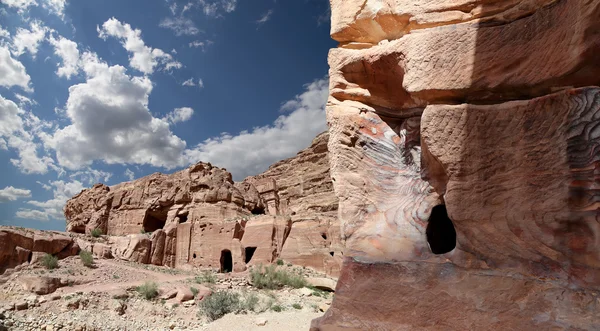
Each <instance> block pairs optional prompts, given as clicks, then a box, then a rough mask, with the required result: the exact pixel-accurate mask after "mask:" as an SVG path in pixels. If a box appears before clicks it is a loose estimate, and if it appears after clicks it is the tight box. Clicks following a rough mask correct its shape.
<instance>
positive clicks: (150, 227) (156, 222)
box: [143, 210, 167, 233]
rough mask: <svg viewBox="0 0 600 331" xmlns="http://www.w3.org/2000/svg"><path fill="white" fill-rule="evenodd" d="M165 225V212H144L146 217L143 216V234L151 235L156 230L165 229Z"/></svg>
mask: <svg viewBox="0 0 600 331" xmlns="http://www.w3.org/2000/svg"><path fill="white" fill-rule="evenodd" d="M166 223H167V211H164V212H163V211H161V210H158V211H151V210H148V211H146V216H144V223H143V227H144V232H148V233H152V232H154V231H156V230H158V229H162V228H164V227H165V224H166Z"/></svg>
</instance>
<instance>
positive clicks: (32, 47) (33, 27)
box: [12, 21, 48, 58]
mask: <svg viewBox="0 0 600 331" xmlns="http://www.w3.org/2000/svg"><path fill="white" fill-rule="evenodd" d="M46 32H48V28H46V27H45V26H44V25H43V24H42V23H41V22H40V21H33V22H31V24H30V26H29V29H23V28H18V29H17V33H16V34H15V37H14V38H13V42H12V44H13V52H14V54H15V55H16V56H20V55H21V54H23V53H25V51H28V52H29V54H31V56H32V57H33V58H35V56H36V55H37V51H38V47H39V46H40V42H42V40H44V38H45V37H46Z"/></svg>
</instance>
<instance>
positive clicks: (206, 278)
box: [195, 271, 217, 284]
mask: <svg viewBox="0 0 600 331" xmlns="http://www.w3.org/2000/svg"><path fill="white" fill-rule="evenodd" d="M195 281H196V283H198V284H214V283H216V282H217V276H215V275H213V274H212V273H211V272H210V271H204V272H203V273H202V275H198V276H196V279H195Z"/></svg>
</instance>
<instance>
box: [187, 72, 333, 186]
mask: <svg viewBox="0 0 600 331" xmlns="http://www.w3.org/2000/svg"><path fill="white" fill-rule="evenodd" d="M327 95H328V80H327V79H326V78H324V79H320V80H317V81H314V82H313V83H311V84H308V85H306V86H305V91H304V93H302V94H300V95H298V96H296V97H295V98H294V99H293V100H290V101H288V102H286V103H285V104H284V106H285V111H287V112H289V113H288V114H286V115H281V116H279V118H277V119H276V120H275V122H274V123H273V124H271V125H266V126H262V127H257V128H254V129H252V130H251V131H242V132H240V133H239V134H237V135H231V134H229V133H224V134H222V135H221V136H219V137H216V138H210V139H207V140H205V141H204V142H202V143H200V144H198V145H197V146H195V147H194V148H192V149H189V150H187V151H186V157H187V160H188V161H189V162H190V163H193V162H197V161H205V162H211V163H213V164H215V165H218V166H220V167H225V168H226V169H227V170H229V171H230V172H231V173H232V174H233V176H234V178H235V179H236V180H241V179H243V178H245V177H246V176H249V175H254V174H257V173H260V172H262V171H264V170H266V169H267V168H268V167H269V165H271V164H272V163H274V162H276V161H279V160H282V159H285V158H288V157H291V156H293V155H295V154H296V153H297V152H298V151H299V150H301V149H302V148H306V147H307V146H308V145H309V144H310V143H311V141H312V139H313V138H314V137H315V136H316V135H317V134H319V133H321V132H323V131H325V130H326V129H327V124H326V121H325V110H324V109H325V102H326V100H327Z"/></svg>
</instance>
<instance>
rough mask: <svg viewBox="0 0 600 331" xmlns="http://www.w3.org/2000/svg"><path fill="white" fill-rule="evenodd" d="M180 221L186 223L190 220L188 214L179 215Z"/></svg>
mask: <svg viewBox="0 0 600 331" xmlns="http://www.w3.org/2000/svg"><path fill="white" fill-rule="evenodd" d="M178 217H179V223H185V222H187V221H188V214H182V215H179V216H178Z"/></svg>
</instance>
